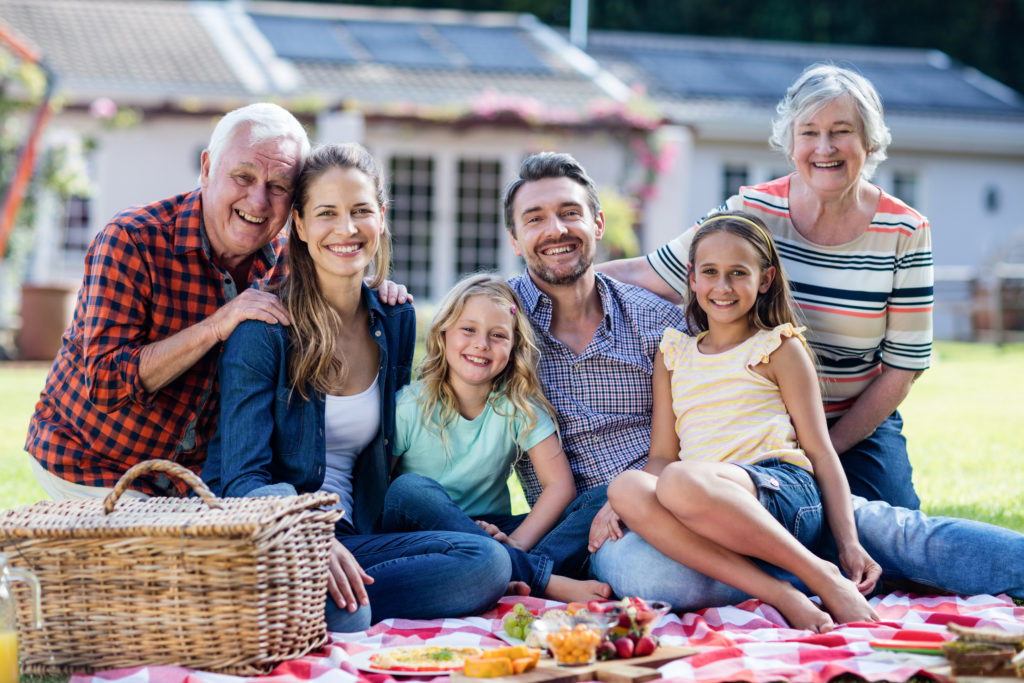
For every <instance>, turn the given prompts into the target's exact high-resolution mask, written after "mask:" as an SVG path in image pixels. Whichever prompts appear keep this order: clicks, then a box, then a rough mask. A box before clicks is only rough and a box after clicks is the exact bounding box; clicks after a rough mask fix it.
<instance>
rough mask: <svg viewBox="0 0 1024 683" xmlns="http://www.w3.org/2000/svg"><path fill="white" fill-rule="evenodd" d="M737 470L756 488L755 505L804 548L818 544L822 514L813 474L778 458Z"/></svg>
mask: <svg viewBox="0 0 1024 683" xmlns="http://www.w3.org/2000/svg"><path fill="white" fill-rule="evenodd" d="M738 467H740V468H742V469H743V470H744V471H745V472H746V473H747V474H749V475H750V479H751V480H752V481H753V482H754V486H755V487H756V488H757V500H758V502H760V503H761V505H762V506H763V507H764V509H765V510H767V511H768V512H769V513H771V516H772V517H774V518H775V519H776V521H778V522H779V524H781V525H782V526H783V527H785V529H786V531H788V532H789V533H790V534H791V535H792V536H793V537H794V538H796V540H798V541H800V543H802V544H803V545H804V546H805V547H808V548H813V547H815V546H817V545H818V543H819V542H820V541H821V530H822V528H823V527H824V525H825V513H824V511H823V510H822V506H821V491H820V490H819V489H818V484H817V482H815V481H814V475H812V474H811V473H810V472H808V471H807V470H805V469H801V468H799V467H797V466H796V465H791V464H789V463H784V462H781V461H780V460H779V459H778V458H771V459H769V460H762V461H761V462H759V463H757V464H756V465H738Z"/></svg>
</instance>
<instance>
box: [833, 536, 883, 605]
mask: <svg viewBox="0 0 1024 683" xmlns="http://www.w3.org/2000/svg"><path fill="white" fill-rule="evenodd" d="M839 564H840V565H842V567H843V572H845V573H846V576H848V577H849V578H850V580H851V581H853V582H854V583H855V584H857V590H858V591H860V592H861V594H862V595H867V594H868V593H869V592H871V590H872V589H873V588H874V587H875V584H876V583H878V579H879V578H881V576H882V568H881V567H880V566H879V564H878V563H877V562H875V561H874V560H873V559H871V556H870V555H868V553H867V551H866V550H864V548H863V547H862V546H861V545H860V544H859V543H858V544H857V545H856V546H854V547H847V548H843V549H842V550H840V551H839Z"/></svg>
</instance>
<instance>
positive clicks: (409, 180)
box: [388, 157, 435, 298]
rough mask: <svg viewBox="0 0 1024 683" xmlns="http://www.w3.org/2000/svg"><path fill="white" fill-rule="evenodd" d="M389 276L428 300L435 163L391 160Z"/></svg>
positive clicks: (406, 158) (417, 159)
mask: <svg viewBox="0 0 1024 683" xmlns="http://www.w3.org/2000/svg"><path fill="white" fill-rule="evenodd" d="M390 175H391V206H389V207H388V213H389V215H390V225H391V242H392V245H393V248H392V250H391V255H392V274H391V277H392V279H393V280H395V281H396V282H400V283H402V284H404V285H405V286H407V287H408V288H409V291H410V292H412V293H413V294H414V295H416V296H423V297H424V298H430V297H431V296H432V295H434V294H435V293H434V292H433V291H431V287H430V245H431V234H432V228H433V225H434V209H433V206H434V204H433V191H434V160H433V159H432V158H430V157H392V158H391V173H390Z"/></svg>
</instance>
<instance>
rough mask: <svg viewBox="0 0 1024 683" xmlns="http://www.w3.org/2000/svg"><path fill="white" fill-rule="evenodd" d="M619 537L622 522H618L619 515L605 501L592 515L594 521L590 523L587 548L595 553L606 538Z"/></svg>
mask: <svg viewBox="0 0 1024 683" xmlns="http://www.w3.org/2000/svg"><path fill="white" fill-rule="evenodd" d="M620 538H622V524H621V523H620V522H619V516H618V514H616V513H615V510H612V506H611V505H610V504H609V503H605V504H604V505H603V506H601V509H600V510H598V511H597V514H596V515H594V521H593V522H592V523H591V524H590V538H589V539H588V543H587V550H589V551H590V552H592V553H596V552H597V551H598V549H599V548H600V547H601V546H602V545H604V542H605V541H607V540H608V539H611V540H613V541H617V540H619V539H620Z"/></svg>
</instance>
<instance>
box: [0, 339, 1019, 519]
mask: <svg viewBox="0 0 1024 683" xmlns="http://www.w3.org/2000/svg"><path fill="white" fill-rule="evenodd" d="M47 370H48V366H47V365H45V364H39V365H26V364H0V509H2V508H7V507H12V506H16V505H21V504H24V503H31V502H34V501H36V500H41V499H42V498H43V493H42V491H41V490H40V489H39V486H38V484H36V482H35V478H34V477H33V476H32V473H31V471H30V470H29V466H28V456H27V455H26V454H25V452H24V450H23V447H24V442H25V432H26V429H27V425H28V420H29V417H30V416H31V414H32V410H33V406H34V405H35V402H36V399H37V398H38V395H39V391H40V389H41V388H42V386H43V382H44V380H45V378H46V372H47ZM1022 377H1024V345H1021V344H1016V345H1009V346H1005V347H1002V348H999V347H995V346H991V345H982V344H962V343H940V344H937V345H936V357H935V360H934V363H933V365H932V368H931V369H930V370H929V371H928V372H926V373H925V374H924V375H923V376H922V377H921V379H920V380H918V382H917V384H916V385H915V386H914V389H913V390H912V391H911V393H910V396H909V398H908V399H907V400H906V402H905V403H904V405H903V407H902V408H901V411H902V412H903V417H904V420H905V423H906V428H905V430H906V435H907V439H908V441H909V444H910V455H911V459H912V461H913V464H914V481H915V484H916V486H917V490H918V493H919V494H920V496H921V499H922V501H923V507H924V509H925V511H927V512H929V513H930V514H943V515H955V516H959V517H969V518H972V519H978V520H982V521H986V522H992V523H994V524H999V525H1001V526H1006V527H1009V528H1011V529H1016V530H1017V531H1021V532H1024V458H1022V457H1021V456H1022V451H1024V420H1022V419H1021V414H1022V412H1021V411H1022V404H1024V390H1022V389H1021V379H1020V378H1022ZM521 500H522V499H521V496H520V497H519V501H521ZM522 504H523V503H521V502H520V505H522Z"/></svg>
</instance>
